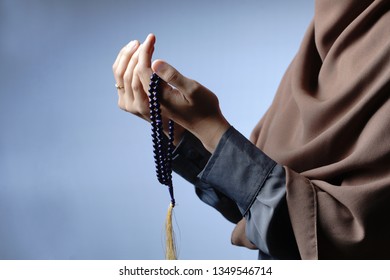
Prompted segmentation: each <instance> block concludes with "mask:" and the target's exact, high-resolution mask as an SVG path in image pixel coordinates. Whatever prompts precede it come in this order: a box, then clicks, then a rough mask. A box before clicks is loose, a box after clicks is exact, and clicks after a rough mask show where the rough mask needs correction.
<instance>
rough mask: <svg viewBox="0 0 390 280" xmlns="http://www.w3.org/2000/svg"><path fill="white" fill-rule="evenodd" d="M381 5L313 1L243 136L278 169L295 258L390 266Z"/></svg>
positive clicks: (388, 67)
mask: <svg viewBox="0 0 390 280" xmlns="http://www.w3.org/2000/svg"><path fill="white" fill-rule="evenodd" d="M389 6H390V1H388V0H377V1H367V0H340V1H336V0H317V1H316V5H315V16H314V20H313V21H312V23H311V24H310V26H309V29H308V30H307V32H306V35H305V37H304V40H303V42H302V45H301V47H300V49H299V51H298V54H297V55H296V57H295V58H294V59H293V61H292V63H291V64H290V66H289V68H288V69H287V71H286V73H285V75H284V77H283V79H282V81H281V84H280V86H279V88H278V91H277V93H276V96H275V99H274V101H273V103H272V105H271V106H270V108H269V110H268V111H267V112H266V114H265V116H264V117H263V118H262V119H261V121H260V122H259V123H258V125H257V126H256V127H255V129H254V131H253V133H252V135H251V140H252V142H254V143H255V144H256V145H257V146H258V147H259V148H260V149H262V150H263V151H264V152H265V153H266V154H268V155H269V156H270V157H271V158H272V159H274V160H275V161H277V162H279V163H280V164H282V165H284V166H285V170H286V174H287V180H286V185H287V204H288V209H289V215H290V218H291V223H292V227H293V231H294V234H295V237H296V240H297V244H298V247H299V251H300V254H301V257H302V258H303V259H317V258H321V259H326V258H332V259H345V258H347V259H361V258H363V259H370V258H374V259H381V258H387V259H390V222H389V218H390V102H389V95H390V13H389Z"/></svg>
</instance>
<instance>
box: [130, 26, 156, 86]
mask: <svg viewBox="0 0 390 280" xmlns="http://www.w3.org/2000/svg"><path fill="white" fill-rule="evenodd" d="M155 42H156V37H155V36H154V35H153V34H149V35H148V36H147V37H146V39H145V42H144V43H142V46H141V47H140V52H139V59H138V65H137V67H136V70H135V72H136V74H137V76H138V78H139V79H140V81H141V82H142V85H143V89H144V91H145V92H147V91H148V88H149V79H150V76H151V75H152V69H151V64H152V55H153V52H154V44H155Z"/></svg>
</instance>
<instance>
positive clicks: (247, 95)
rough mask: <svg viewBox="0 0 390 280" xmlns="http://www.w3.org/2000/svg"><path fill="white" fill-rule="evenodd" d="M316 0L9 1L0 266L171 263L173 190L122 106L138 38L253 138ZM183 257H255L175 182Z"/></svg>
mask: <svg viewBox="0 0 390 280" xmlns="http://www.w3.org/2000/svg"><path fill="white" fill-rule="evenodd" d="M312 2H313V1H312V0H295V1H281V0H272V1H264V0H240V1H230V0H229V1H211V0H207V1H205V0H196V1H179V0H167V1H156V0H149V1H134V0H127V1H125V0H121V1H113V0H107V1H104V0H66V1H65V0H63V1H60V0H1V1H0V74H1V75H0V259H163V258H164V255H163V251H164V250H163V223H164V220H165V214H166V210H167V207H168V204H169V196H168V192H167V191H166V189H165V188H164V187H161V186H160V185H159V184H158V183H157V180H156V179H155V171H154V163H153V158H152V145H151V137H150V128H149V125H148V124H147V123H146V122H144V121H143V120H141V119H138V118H136V117H134V116H131V115H130V114H127V113H125V112H123V111H121V110H119V109H118V107H117V92H116V89H115V87H114V83H115V81H114V79H113V75H112V70H111V66H112V63H113V62H114V60H115V58H116V55H117V53H118V51H119V50H120V48H121V47H122V46H123V45H125V44H127V43H128V42H129V41H130V40H132V39H139V40H144V38H145V37H146V35H147V34H148V33H150V32H153V33H155V34H156V36H157V44H156V51H155V56H154V58H163V59H165V60H167V61H168V62H170V63H171V64H173V65H174V66H175V67H176V68H178V69H179V70H180V71H181V72H182V73H183V74H185V75H187V76H189V77H192V78H194V79H196V80H198V81H199V82H201V83H202V84H204V85H205V86H207V87H208V88H210V89H211V90H212V91H214V92H215V93H216V94H217V95H218V96H219V98H220V102H221V107H222V110H223V112H224V113H225V116H226V118H227V119H228V120H229V121H230V122H231V124H232V125H234V126H235V127H236V128H237V129H238V130H239V131H241V132H242V133H243V134H244V135H246V136H249V134H250V132H251V129H252V128H253V127H254V125H255V124H256V123H257V121H258V120H259V119H260V117H261V116H262V114H263V113H264V112H265V110H266V109H267V107H268V106H269V104H270V102H271V101H272V98H273V95H274V92H275V91H276V88H277V86H278V83H279V81H280V79H281V77H282V75H283V72H284V71H285V69H286V67H287V66H288V64H289V63H290V61H291V59H292V58H293V56H294V54H295V53H296V51H297V49H298V47H299V44H300V41H301V39H302V37H303V34H304V32H305V30H306V28H307V25H308V23H309V22H310V20H311V18H312V15H313V9H314V7H313V3H312ZM174 185H175V188H176V189H175V190H176V199H177V202H178V206H177V207H176V208H175V218H176V223H177V228H176V234H177V235H178V244H179V258H181V259H255V258H257V253H256V252H255V251H249V250H246V249H242V248H237V247H233V246H231V245H230V233H231V230H232V229H233V225H232V224H230V223H229V222H227V221H226V220H224V218H223V217H222V216H221V215H220V214H219V213H217V212H216V211H214V210H213V209H212V208H210V207H208V206H207V205H205V204H203V203H202V202H201V201H199V200H198V198H197V197H196V195H195V193H194V191H193V187H192V186H191V185H190V184H189V183H187V182H186V181H184V180H183V179H181V178H179V177H178V176H177V175H174Z"/></svg>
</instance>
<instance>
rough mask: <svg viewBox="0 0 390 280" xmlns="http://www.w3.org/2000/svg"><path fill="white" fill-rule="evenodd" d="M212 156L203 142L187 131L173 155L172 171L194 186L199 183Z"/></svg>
mask: <svg viewBox="0 0 390 280" xmlns="http://www.w3.org/2000/svg"><path fill="white" fill-rule="evenodd" d="M210 156H211V154H210V153H209V151H207V150H206V149H205V148H204V146H203V144H202V142H200V140H199V139H198V138H196V137H195V136H194V135H192V134H191V133H190V132H188V131H186V132H185V133H184V135H183V137H182V139H181V141H180V142H179V144H178V145H177V147H176V149H175V150H174V151H173V154H172V169H173V170H174V171H175V172H176V173H177V174H179V175H180V176H181V177H183V178H184V179H186V180H187V181H189V182H190V183H192V184H195V183H196V182H197V180H198V179H197V176H198V174H199V173H200V172H201V171H202V170H203V168H204V167H205V165H206V163H207V161H208V160H209V158H210Z"/></svg>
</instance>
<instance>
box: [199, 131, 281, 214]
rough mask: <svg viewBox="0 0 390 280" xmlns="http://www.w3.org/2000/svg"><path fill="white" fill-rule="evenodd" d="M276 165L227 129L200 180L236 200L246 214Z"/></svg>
mask: <svg viewBox="0 0 390 280" xmlns="http://www.w3.org/2000/svg"><path fill="white" fill-rule="evenodd" d="M275 165H276V162H275V161H273V160H272V159H270V158H269V157H268V156H267V155H266V154H264V153H263V152H262V151H261V150H260V149H259V148H257V147H256V146H255V145H253V144H252V143H251V142H250V141H249V140H248V139H246V138H245V137H244V136H243V135H242V134H241V133H239V132H238V131H237V130H236V129H235V128H233V127H230V128H229V129H228V130H227V131H226V132H225V134H224V135H223V137H222V139H221V140H220V142H219V143H218V146H217V148H216V150H215V152H214V153H213V155H212V156H211V157H210V159H209V161H208V163H207V165H206V166H205V168H204V170H203V171H202V172H201V173H200V174H199V175H198V177H199V179H200V180H201V181H203V182H205V183H207V184H209V185H212V186H213V187H214V188H215V189H216V190H218V191H220V192H221V193H223V194H224V195H226V196H227V197H229V198H230V199H232V200H233V201H235V202H236V203H237V205H238V207H239V209H240V212H241V214H242V215H245V214H246V213H247V211H248V210H249V208H250V207H251V205H252V204H253V202H254V200H255V199H256V197H257V194H258V193H259V192H260V190H261V188H262V187H263V185H264V183H265V181H266V180H267V177H268V175H269V173H270V172H271V171H272V169H273V168H274V167H275Z"/></svg>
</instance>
